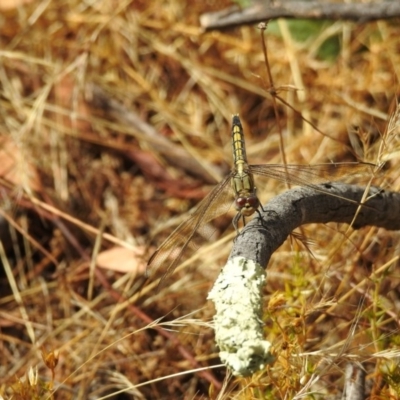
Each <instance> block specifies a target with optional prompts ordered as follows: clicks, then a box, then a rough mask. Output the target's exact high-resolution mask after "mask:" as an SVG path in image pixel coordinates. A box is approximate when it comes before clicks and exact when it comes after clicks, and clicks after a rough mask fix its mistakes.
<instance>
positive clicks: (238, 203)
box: [235, 193, 260, 217]
mask: <svg viewBox="0 0 400 400" xmlns="http://www.w3.org/2000/svg"><path fill="white" fill-rule="evenodd" d="M235 207H236V210H237V211H239V212H240V214H241V215H243V216H245V217H248V216H250V215H253V214H254V213H255V212H256V210H257V209H258V207H260V201H259V200H258V197H257V195H256V194H255V193H250V194H249V193H246V194H245V195H244V194H243V193H239V195H238V196H237V197H236V199H235Z"/></svg>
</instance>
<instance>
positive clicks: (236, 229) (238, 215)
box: [232, 212, 244, 235]
mask: <svg viewBox="0 0 400 400" xmlns="http://www.w3.org/2000/svg"><path fill="white" fill-rule="evenodd" d="M241 216H242V213H240V212H238V213H237V214H236V215H235V217H234V218H233V220H232V225H233V227H234V228H235V231H236V235H239V229H238V222H239V219H240V217H241ZM243 220H244V216H243ZM243 222H244V221H243Z"/></svg>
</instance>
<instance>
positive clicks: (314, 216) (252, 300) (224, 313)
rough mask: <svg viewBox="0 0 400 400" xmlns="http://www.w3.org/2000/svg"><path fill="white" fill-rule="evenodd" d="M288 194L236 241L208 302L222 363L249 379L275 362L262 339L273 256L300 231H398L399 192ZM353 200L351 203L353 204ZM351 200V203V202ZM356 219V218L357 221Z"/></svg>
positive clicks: (338, 189) (330, 186)
mask: <svg viewBox="0 0 400 400" xmlns="http://www.w3.org/2000/svg"><path fill="white" fill-rule="evenodd" d="M318 186H320V188H321V190H324V191H325V192H326V191H328V192H329V193H330V194H327V193H323V192H319V191H318V190H313V189H310V188H297V189H292V190H289V191H287V192H285V193H283V194H281V195H279V196H277V197H275V198H274V199H272V200H271V201H270V202H269V203H268V204H267V205H266V206H265V207H264V210H263V211H260V215H259V216H258V217H256V218H254V219H253V220H252V221H251V222H250V223H249V224H247V225H246V227H245V228H244V229H243V230H242V231H241V232H240V234H239V235H238V236H237V237H236V240H235V242H234V245H233V249H232V251H231V254H230V256H229V259H228V262H227V264H226V265H225V267H224V268H223V269H222V270H221V273H220V275H219V276H218V279H217V280H216V282H215V284H214V287H213V288H212V290H211V291H210V293H209V295H208V298H209V299H210V300H212V301H213V302H214V304H215V309H216V314H215V316H214V325H215V338H216V341H217V344H218V346H219V348H220V358H221V360H222V361H223V362H224V363H225V364H226V365H227V366H228V367H229V368H230V369H231V370H232V372H233V374H234V375H244V376H246V375H251V374H253V373H254V372H256V371H258V370H260V369H262V368H264V367H265V366H266V365H267V364H269V363H271V362H273V360H274V357H273V355H272V354H271V353H270V343H269V342H267V341H265V340H264V338H263V323H262V287H263V284H264V281H265V278H266V272H265V270H264V269H265V268H266V266H267V264H268V262H269V260H270V258H271V255H272V253H273V252H274V251H275V250H276V249H277V248H278V247H279V246H280V245H281V244H282V243H283V242H284V240H285V239H286V238H287V236H288V235H289V234H290V233H291V232H292V231H293V230H294V229H295V228H297V227H299V226H301V225H304V224H310V223H327V222H342V223H347V224H351V225H352V227H353V228H355V229H359V228H362V227H364V226H367V225H371V226H378V227H382V228H385V229H388V230H398V229H400V193H395V192H388V191H384V190H382V189H379V188H375V187H373V188H371V189H370V190H369V192H368V196H367V198H366V201H365V202H364V204H365V205H363V206H359V203H360V202H361V200H362V198H363V196H364V192H365V189H364V188H362V187H359V186H354V185H348V184H343V183H325V184H321V185H318ZM349 200H350V201H349ZM351 201H353V202H351ZM355 216H356V217H355Z"/></svg>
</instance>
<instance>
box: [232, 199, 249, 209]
mask: <svg viewBox="0 0 400 400" xmlns="http://www.w3.org/2000/svg"><path fill="white" fill-rule="evenodd" d="M246 203H247V198H246V197H238V198H237V199H236V201H235V206H236V209H237V210H241V209H242V208H243V207H245V206H246Z"/></svg>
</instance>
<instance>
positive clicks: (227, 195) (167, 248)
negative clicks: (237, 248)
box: [147, 175, 233, 281]
mask: <svg viewBox="0 0 400 400" xmlns="http://www.w3.org/2000/svg"><path fill="white" fill-rule="evenodd" d="M230 180H231V176H230V175H228V176H227V177H226V178H225V179H224V180H223V181H222V182H220V183H219V184H218V185H217V186H216V187H215V188H214V189H213V190H212V191H211V192H210V193H209V194H208V195H207V196H206V197H205V198H204V199H203V200H202V201H201V202H200V204H199V205H198V206H197V207H196V208H195V210H194V211H193V212H192V213H190V214H189V216H188V219H187V220H186V221H184V222H182V223H181V224H180V225H179V226H178V227H177V228H176V229H175V230H174V231H173V232H172V233H171V235H169V236H168V238H167V239H166V240H165V241H164V243H162V244H161V246H160V247H159V248H158V249H157V250H156V251H155V253H154V254H153V255H152V256H151V258H150V260H149V262H148V264H147V270H148V274H149V275H150V274H151V275H153V274H154V273H155V272H156V271H157V270H158V269H160V268H161V269H162V271H165V272H164V275H163V277H162V280H161V281H163V280H164V279H165V278H166V277H167V276H169V275H171V274H172V272H173V271H174V270H175V268H176V267H177V265H178V263H179V261H180V259H181V257H182V255H183V253H184V252H185V250H186V249H187V248H188V246H189V245H190V242H191V241H192V239H193V238H194V237H195V235H196V232H198V231H202V234H203V235H204V236H205V237H206V238H208V237H210V236H211V234H212V233H213V231H214V230H213V229H207V227H206V224H207V223H208V222H210V221H211V220H213V219H214V218H217V217H218V216H220V215H222V214H224V213H226V212H227V211H228V210H229V208H230V206H231V205H232V202H233V195H232V191H231V187H230V185H229V183H230Z"/></svg>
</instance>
